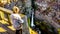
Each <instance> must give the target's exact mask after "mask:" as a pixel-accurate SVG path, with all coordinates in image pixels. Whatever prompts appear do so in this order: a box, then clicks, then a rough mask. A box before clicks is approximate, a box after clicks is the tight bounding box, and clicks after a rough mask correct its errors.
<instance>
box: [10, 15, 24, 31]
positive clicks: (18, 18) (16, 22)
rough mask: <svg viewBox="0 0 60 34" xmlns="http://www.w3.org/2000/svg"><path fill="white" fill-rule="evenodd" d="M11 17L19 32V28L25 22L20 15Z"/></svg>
mask: <svg viewBox="0 0 60 34" xmlns="http://www.w3.org/2000/svg"><path fill="white" fill-rule="evenodd" d="M10 17H11V20H12V24H13V26H14V28H15V29H17V30H18V29H20V28H18V27H19V26H20V23H23V20H22V19H21V17H20V15H19V14H11V15H10ZM18 22H19V23H18Z"/></svg>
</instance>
